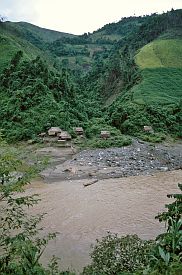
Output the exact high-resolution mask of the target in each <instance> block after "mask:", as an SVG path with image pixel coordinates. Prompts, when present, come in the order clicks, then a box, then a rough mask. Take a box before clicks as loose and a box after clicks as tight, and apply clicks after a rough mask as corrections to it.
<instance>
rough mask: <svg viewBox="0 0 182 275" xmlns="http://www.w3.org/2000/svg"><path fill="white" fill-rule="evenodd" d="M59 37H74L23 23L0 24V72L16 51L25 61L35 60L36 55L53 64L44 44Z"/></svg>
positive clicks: (52, 59) (50, 54) (51, 56)
mask: <svg viewBox="0 0 182 275" xmlns="http://www.w3.org/2000/svg"><path fill="white" fill-rule="evenodd" d="M61 37H74V36H73V35H71V34H66V33H61V32H57V31H52V30H47V29H44V28H40V27H37V26H35V25H32V24H29V23H25V22H18V23H14V22H3V23H0V51H1V55H0V72H1V71H2V70H3V69H4V68H5V67H6V66H7V65H8V63H9V62H10V60H11V58H12V57H13V56H14V54H15V53H16V52H17V51H20V50H21V51H23V52H24V58H25V59H29V60H30V59H33V58H36V56H37V55H39V56H41V57H42V58H43V59H45V60H47V61H48V63H49V64H53V63H54V62H55V60H54V58H53V55H52V53H51V52H49V51H47V50H46V43H51V42H53V41H54V40H56V39H59V38H61Z"/></svg>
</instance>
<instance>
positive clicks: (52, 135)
mask: <svg viewBox="0 0 182 275" xmlns="http://www.w3.org/2000/svg"><path fill="white" fill-rule="evenodd" d="M73 130H74V132H75V134H76V135H77V136H80V137H83V136H84V130H83V128H82V127H75V128H74V129H73ZM39 137H41V138H42V139H43V141H48V142H49V141H57V142H60V143H64V142H66V141H71V139H72V138H71V135H70V134H69V133H68V132H67V131H64V130H62V129H61V128H59V127H51V128H50V129H49V130H48V132H47V133H46V132H44V133H40V134H39ZM100 137H101V138H103V139H107V138H109V137H110V132H109V131H101V132H100Z"/></svg>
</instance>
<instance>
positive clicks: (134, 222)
mask: <svg viewBox="0 0 182 275" xmlns="http://www.w3.org/2000/svg"><path fill="white" fill-rule="evenodd" d="M36 152H37V154H38V155H43V156H49V158H50V162H49V167H48V168H47V169H46V170H44V171H43V172H42V176H43V178H44V181H42V180H39V181H37V182H33V183H32V184H30V185H28V186H27V190H26V194H27V195H32V194H35V193H36V194H39V196H40V198H41V201H40V202H39V203H38V204H37V205H36V206H35V207H34V208H33V209H32V210H30V211H32V212H33V214H36V213H44V212H46V213H47V215H46V216H45V218H44V219H43V221H42V224H41V225H42V226H43V228H44V230H43V231H42V234H43V235H45V234H48V233H50V232H59V234H58V236H57V238H56V240H55V241H52V242H50V243H49V244H48V246H47V249H46V250H45V253H44V254H43V256H42V261H43V263H44V264H47V262H48V261H49V260H50V258H51V256H52V255H55V256H57V257H59V258H61V261H60V268H61V269H63V270H64V269H67V268H71V269H73V270H76V271H77V273H78V274H79V271H81V270H82V268H83V267H84V266H85V265H87V264H88V263H89V262H90V257H89V253H90V252H91V247H90V246H91V244H94V243H95V240H96V239H100V238H102V237H103V236H106V235H107V233H108V231H110V232H111V233H118V234H119V235H126V234H138V236H139V237H141V238H143V239H151V238H152V239H153V238H155V237H156V236H157V235H158V234H160V233H162V232H164V226H165V225H164V224H163V223H159V222H158V220H156V219H155V216H156V215H157V214H158V213H159V212H161V211H163V210H164V205H165V204H166V203H169V200H170V199H168V198H167V194H170V193H176V192H179V189H178V187H177V184H178V183H179V182H181V181H182V169H181V166H182V144H180V143H178V144H172V145H171V144H158V145H151V144H149V143H145V142H141V141H138V140H134V141H133V144H132V145H131V146H127V147H123V148H110V149H105V150H100V149H99V150H98V149H97V150H83V151H81V152H77V153H76V154H75V152H73V150H72V149H71V148H57V147H51V146H46V147H45V148H41V149H40V148H39V149H38V150H37V151H36ZM50 183H51V184H50Z"/></svg>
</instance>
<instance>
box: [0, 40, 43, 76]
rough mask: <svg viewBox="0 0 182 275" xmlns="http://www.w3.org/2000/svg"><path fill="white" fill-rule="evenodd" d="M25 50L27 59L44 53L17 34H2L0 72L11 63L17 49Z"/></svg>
mask: <svg viewBox="0 0 182 275" xmlns="http://www.w3.org/2000/svg"><path fill="white" fill-rule="evenodd" d="M20 50H21V51H23V52H24V58H25V59H32V58H34V57H36V56H37V55H42V53H41V51H40V50H39V49H38V48H36V47H35V46H33V45H31V44H30V43H28V42H27V41H26V40H23V39H19V38H17V37H16V36H10V35H0V52H1V55H0V72H2V70H3V69H4V68H5V67H6V66H7V65H8V64H9V62H10V60H11V59H12V57H13V56H14V55H15V53H16V52H17V51H20Z"/></svg>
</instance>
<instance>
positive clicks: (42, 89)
mask: <svg viewBox="0 0 182 275" xmlns="http://www.w3.org/2000/svg"><path fill="white" fill-rule="evenodd" d="M181 29H182V10H172V11H170V12H168V13H163V14H161V15H158V14H152V15H150V16H143V17H129V18H122V19H121V21H119V22H118V23H111V24H108V25H106V26H104V27H103V28H101V29H99V30H97V31H95V32H94V33H92V34H91V33H87V34H83V35H81V36H73V35H71V34H64V33H60V32H55V31H51V30H46V29H42V28H39V27H36V26H34V25H31V24H28V23H11V22H1V23H0V50H1V53H2V54H1V56H0V72H2V74H1V77H0V85H1V89H0V93H1V101H0V110H1V111H0V128H2V129H3V131H4V134H5V136H6V137H7V138H8V139H9V140H20V139H28V138H36V136H37V134H38V133H40V132H41V131H45V130H47V129H48V128H49V127H50V126H53V125H58V126H60V127H61V128H63V129H65V130H68V131H70V132H71V131H72V127H73V126H78V125H79V126H83V127H84V129H85V131H86V135H87V137H89V138H94V137H95V136H97V135H98V133H99V132H100V130H101V129H103V128H104V129H109V130H110V131H111V132H113V134H114V135H115V139H116V140H117V138H116V136H119V138H121V133H122V134H129V135H134V136H139V137H140V138H143V139H145V140H149V141H161V140H162V139H164V138H165V137H166V135H168V134H170V135H172V136H174V137H181V125H182V109H181V108H182V106H181V105H182V101H181V98H182V89H181V87H182V31H181ZM37 56H39V57H37ZM144 125H149V126H151V127H152V128H153V130H154V133H148V134H147V133H144V132H143V126H144ZM119 138H118V139H119ZM111 145H113V143H111ZM116 145H117V144H116Z"/></svg>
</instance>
